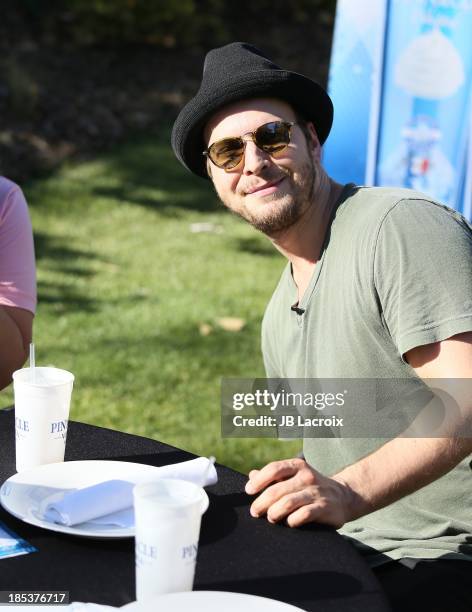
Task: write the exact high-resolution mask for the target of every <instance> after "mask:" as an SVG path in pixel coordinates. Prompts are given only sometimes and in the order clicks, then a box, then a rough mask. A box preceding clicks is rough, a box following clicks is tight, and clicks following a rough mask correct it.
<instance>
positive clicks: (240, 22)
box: [3, 0, 335, 48]
mask: <svg viewBox="0 0 472 612" xmlns="http://www.w3.org/2000/svg"><path fill="white" fill-rule="evenodd" d="M3 4H4V5H6V12H10V13H12V12H14V13H16V18H17V19H18V18H19V19H21V20H23V22H24V23H25V24H26V25H27V27H28V28H29V30H30V33H31V34H32V35H33V36H34V37H40V38H41V40H43V41H44V42H46V43H49V44H51V43H64V42H67V43H68V44H75V45H97V44H99V45H100V44H113V45H114V44H126V43H133V44H136V43H139V44H150V45H158V46H163V47H175V48H185V47H189V46H193V45H202V46H204V47H212V46H215V45H219V44H224V42H225V41H227V40H231V39H240V38H241V35H242V34H244V33H246V32H250V33H251V34H252V33H254V32H257V31H259V33H260V34H262V35H266V33H267V31H268V30H271V28H272V27H273V26H280V25H284V26H286V27H291V26H292V25H297V24H304V23H306V22H310V21H312V20H313V17H314V15H316V13H322V12H328V13H332V12H333V10H334V7H335V0H290V2H286V1H281V0H257V1H252V2H244V1H243V2H228V1H227V0H179V1H178V2H177V1H175V0H68V1H67V2H64V1H63V0H62V1H61V0H10V1H9V2H3ZM7 19H8V16H7Z"/></svg>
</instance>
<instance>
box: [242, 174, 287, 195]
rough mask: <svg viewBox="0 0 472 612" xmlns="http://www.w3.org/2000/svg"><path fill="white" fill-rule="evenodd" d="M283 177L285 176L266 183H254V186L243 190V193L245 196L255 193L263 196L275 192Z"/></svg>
mask: <svg viewBox="0 0 472 612" xmlns="http://www.w3.org/2000/svg"><path fill="white" fill-rule="evenodd" d="M285 178H286V177H285V176H282V177H280V178H279V179H277V180H276V181H270V182H268V183H263V184H262V185H256V186H254V187H251V188H250V189H248V190H247V191H246V192H245V195H246V196H252V195H257V196H258V197H260V196H265V195H270V194H272V193H275V192H276V191H277V189H278V188H279V185H280V183H281V182H282V181H283V180H284V179H285Z"/></svg>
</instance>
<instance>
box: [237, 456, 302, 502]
mask: <svg viewBox="0 0 472 612" xmlns="http://www.w3.org/2000/svg"><path fill="white" fill-rule="evenodd" d="M305 465H306V464H305V462H304V461H303V459H299V458H295V459H285V460H284V461H272V463H268V464H267V465H266V466H264V467H263V468H262V469H261V470H253V471H254V472H255V474H254V475H252V474H253V473H252V472H251V473H250V474H249V480H248V482H247V484H246V493H248V494H249V495H254V494H255V493H258V492H259V491H262V489H265V488H266V487H268V486H269V485H270V484H271V483H273V482H279V481H280V480H284V479H286V478H290V477H291V476H293V475H294V474H296V473H297V472H298V471H299V470H300V469H302V467H304V466H305Z"/></svg>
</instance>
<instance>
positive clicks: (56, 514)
mask: <svg viewBox="0 0 472 612" xmlns="http://www.w3.org/2000/svg"><path fill="white" fill-rule="evenodd" d="M158 478H180V479H182V480H188V481H189V482H193V483H195V484H198V485H201V486H204V487H206V486H209V485H212V484H215V483H216V482H217V480H218V476H217V474H216V469H215V466H214V465H213V463H212V462H211V461H210V460H209V459H207V458H206V457H198V458H197V459H192V460H190V461H183V462H181V463H174V464H173V465H165V466H163V467H160V468H156V471H155V473H154V474H152V475H151V476H149V477H148V478H147V479H146V480H145V481H143V482H152V481H153V480H156V479H158ZM134 486H135V483H134V482H128V481H126V480H107V481H105V482H99V483H98V484H95V485H92V486H90V487H85V488H84V489H76V490H74V491H71V492H67V493H61V494H59V496H58V494H55V495H54V496H53V497H49V498H47V499H45V500H44V501H43V503H42V504H41V507H40V508H39V516H40V517H41V518H42V519H43V520H45V521H48V522H50V523H59V524H61V525H67V526H68V527H71V526H73V525H78V524H79V523H86V522H89V523H94V524H99V525H115V526H118V527H125V528H127V527H132V526H133V525H134V511H133V488H134Z"/></svg>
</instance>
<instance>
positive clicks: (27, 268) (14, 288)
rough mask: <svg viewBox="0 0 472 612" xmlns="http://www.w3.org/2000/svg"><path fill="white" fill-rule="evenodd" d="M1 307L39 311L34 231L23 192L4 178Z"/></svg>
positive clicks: (0, 191) (0, 192)
mask: <svg viewBox="0 0 472 612" xmlns="http://www.w3.org/2000/svg"><path fill="white" fill-rule="evenodd" d="M0 305H3V306H16V307H17V308H24V309H25V310H29V311H30V312H32V313H33V314H34V313H35V311H36V269H35V262H34V245H33V231H32V228H31V221H30V218H29V214H28V206H27V204H26V200H25V198H24V196H23V193H22V191H21V189H20V188H19V187H18V185H15V183H12V181H9V180H8V179H6V178H4V177H2V176H0Z"/></svg>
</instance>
